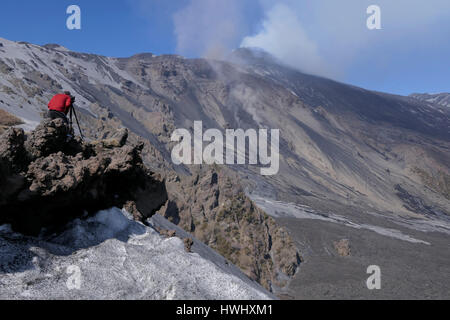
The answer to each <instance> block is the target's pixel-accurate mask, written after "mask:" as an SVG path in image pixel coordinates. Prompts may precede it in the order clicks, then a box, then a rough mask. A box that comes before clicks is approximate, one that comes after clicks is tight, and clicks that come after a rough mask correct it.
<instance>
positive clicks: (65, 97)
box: [48, 91, 75, 125]
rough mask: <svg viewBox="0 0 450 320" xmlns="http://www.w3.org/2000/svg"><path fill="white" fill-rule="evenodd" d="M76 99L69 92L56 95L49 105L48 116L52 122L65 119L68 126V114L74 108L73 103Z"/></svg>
mask: <svg viewBox="0 0 450 320" xmlns="http://www.w3.org/2000/svg"><path fill="white" fill-rule="evenodd" d="M74 101H75V97H73V96H72V95H71V94H70V92H69V91H65V92H64V93H61V94H57V95H55V96H54V97H53V98H52V99H51V100H50V102H49V104H48V110H49V111H48V115H49V118H50V119H52V120H55V119H63V120H64V122H65V123H66V124H67V125H68V124H69V120H68V119H67V114H68V113H69V112H70V109H71V108H73V103H74Z"/></svg>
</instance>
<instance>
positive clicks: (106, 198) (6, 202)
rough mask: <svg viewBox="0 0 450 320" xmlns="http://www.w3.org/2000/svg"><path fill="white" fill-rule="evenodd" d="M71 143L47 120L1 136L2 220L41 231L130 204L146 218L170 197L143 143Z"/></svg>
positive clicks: (122, 137) (33, 231) (63, 129)
mask: <svg viewBox="0 0 450 320" xmlns="http://www.w3.org/2000/svg"><path fill="white" fill-rule="evenodd" d="M125 142H126V134H125V133H124V132H122V133H121V134H120V138H119V140H118V142H117V143H115V141H112V140H111V141H106V142H105V143H102V142H101V141H100V142H97V143H83V142H81V141H80V140H77V139H74V140H71V141H70V142H67V127H66V126H65V124H64V123H63V121H62V120H60V119H58V120H54V121H46V122H43V123H42V124H41V125H39V126H38V127H37V128H36V130H35V131H33V132H32V133H31V134H29V135H28V136H26V135H25V134H24V132H23V130H21V129H9V130H8V131H7V132H6V133H5V134H3V135H2V136H1V137H0V172H1V180H0V190H1V191H2V192H1V194H0V224H2V223H9V224H11V225H12V227H13V229H14V230H16V231H20V232H22V233H26V234H37V233H38V232H40V231H41V230H42V228H44V227H45V228H50V229H53V228H58V227H61V226H63V225H65V224H66V223H67V222H68V221H70V220H72V219H74V218H78V217H81V216H83V215H89V214H91V213H95V212H98V211H99V210H103V209H108V208H111V207H120V208H121V207H123V206H124V205H125V204H127V203H128V204H129V203H130V202H131V203H132V204H133V205H134V207H135V208H136V211H137V212H139V214H136V218H141V219H146V218H148V217H150V216H151V215H152V214H153V213H155V212H156V211H157V210H158V209H159V208H160V207H161V206H162V205H163V204H164V203H165V202H166V199H167V194H166V190H165V185H164V182H163V181H162V179H161V177H160V176H159V175H157V174H155V173H153V172H151V171H150V170H149V169H147V168H146V167H145V166H144V165H143V163H142V158H141V155H140V153H141V151H142V148H143V145H142V144H137V145H127V144H125Z"/></svg>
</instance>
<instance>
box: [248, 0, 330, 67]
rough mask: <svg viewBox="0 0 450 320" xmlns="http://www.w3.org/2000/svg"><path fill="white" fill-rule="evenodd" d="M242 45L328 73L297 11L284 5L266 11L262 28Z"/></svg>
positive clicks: (291, 63) (290, 63)
mask: <svg viewBox="0 0 450 320" xmlns="http://www.w3.org/2000/svg"><path fill="white" fill-rule="evenodd" d="M241 47H257V48H261V49H264V50H265V51H267V52H269V53H271V54H272V55H274V56H275V57H277V58H278V59H280V60H281V61H283V62H284V63H285V64H287V65H289V66H292V67H294V68H298V69H300V70H302V71H304V72H307V73H312V74H317V75H330V68H329V67H328V68H327V67H326V65H325V62H324V61H323V59H322V58H321V57H320V55H319V51H318V48H317V45H316V43H315V42H314V41H313V40H311V39H310V38H309V36H308V34H307V33H306V31H305V29H304V28H303V26H302V24H301V22H300V20H299V19H298V17H297V16H296V14H295V13H294V12H293V11H292V10H291V9H290V8H289V7H288V6H286V5H284V4H278V5H276V6H274V7H273V8H272V9H271V10H270V11H269V12H268V13H267V17H266V19H265V20H264V22H263V27H262V30H261V31H260V32H259V33H258V34H256V35H254V36H249V37H245V38H244V39H243V41H242V43H241Z"/></svg>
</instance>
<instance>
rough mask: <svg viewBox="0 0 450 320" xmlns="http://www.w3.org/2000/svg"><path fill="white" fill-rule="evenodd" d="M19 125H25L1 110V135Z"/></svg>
mask: <svg viewBox="0 0 450 320" xmlns="http://www.w3.org/2000/svg"><path fill="white" fill-rule="evenodd" d="M19 124H23V121H22V120H20V119H19V118H17V117H16V116H14V115H12V114H11V113H9V112H6V111H5V110H3V109H0V134H2V133H3V132H5V130H7V129H8V127H11V126H16V125H19Z"/></svg>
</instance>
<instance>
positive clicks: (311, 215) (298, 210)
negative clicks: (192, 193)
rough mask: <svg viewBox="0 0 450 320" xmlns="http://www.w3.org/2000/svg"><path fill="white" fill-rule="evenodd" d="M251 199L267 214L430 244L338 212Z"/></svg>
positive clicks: (252, 197) (254, 197) (255, 198)
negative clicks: (341, 226) (314, 221)
mask: <svg viewBox="0 0 450 320" xmlns="http://www.w3.org/2000/svg"><path fill="white" fill-rule="evenodd" d="M251 199H252V200H253V202H255V203H256V205H257V206H259V207H260V208H261V209H263V210H264V211H265V212H266V213H267V214H269V215H271V216H273V217H275V218H283V217H284V218H286V217H289V218H297V219H312V220H322V221H326V222H332V223H338V224H342V225H345V226H347V227H350V228H355V229H366V230H371V231H373V232H376V233H378V234H380V235H383V236H386V237H390V238H394V239H398V240H403V241H408V242H411V243H419V244H425V245H430V243H429V242H426V241H423V240H420V239H416V238H413V237H411V236H409V235H407V234H404V233H402V232H401V231H399V230H396V229H391V228H385V227H380V226H374V225H370V224H361V223H356V222H353V221H350V220H349V219H347V218H345V217H343V216H340V215H337V214H331V213H330V214H323V213H318V212H315V211H314V210H312V209H311V208H309V207H307V206H302V205H298V204H295V203H286V202H282V201H275V200H269V199H266V198H262V197H258V196H255V195H251Z"/></svg>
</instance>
